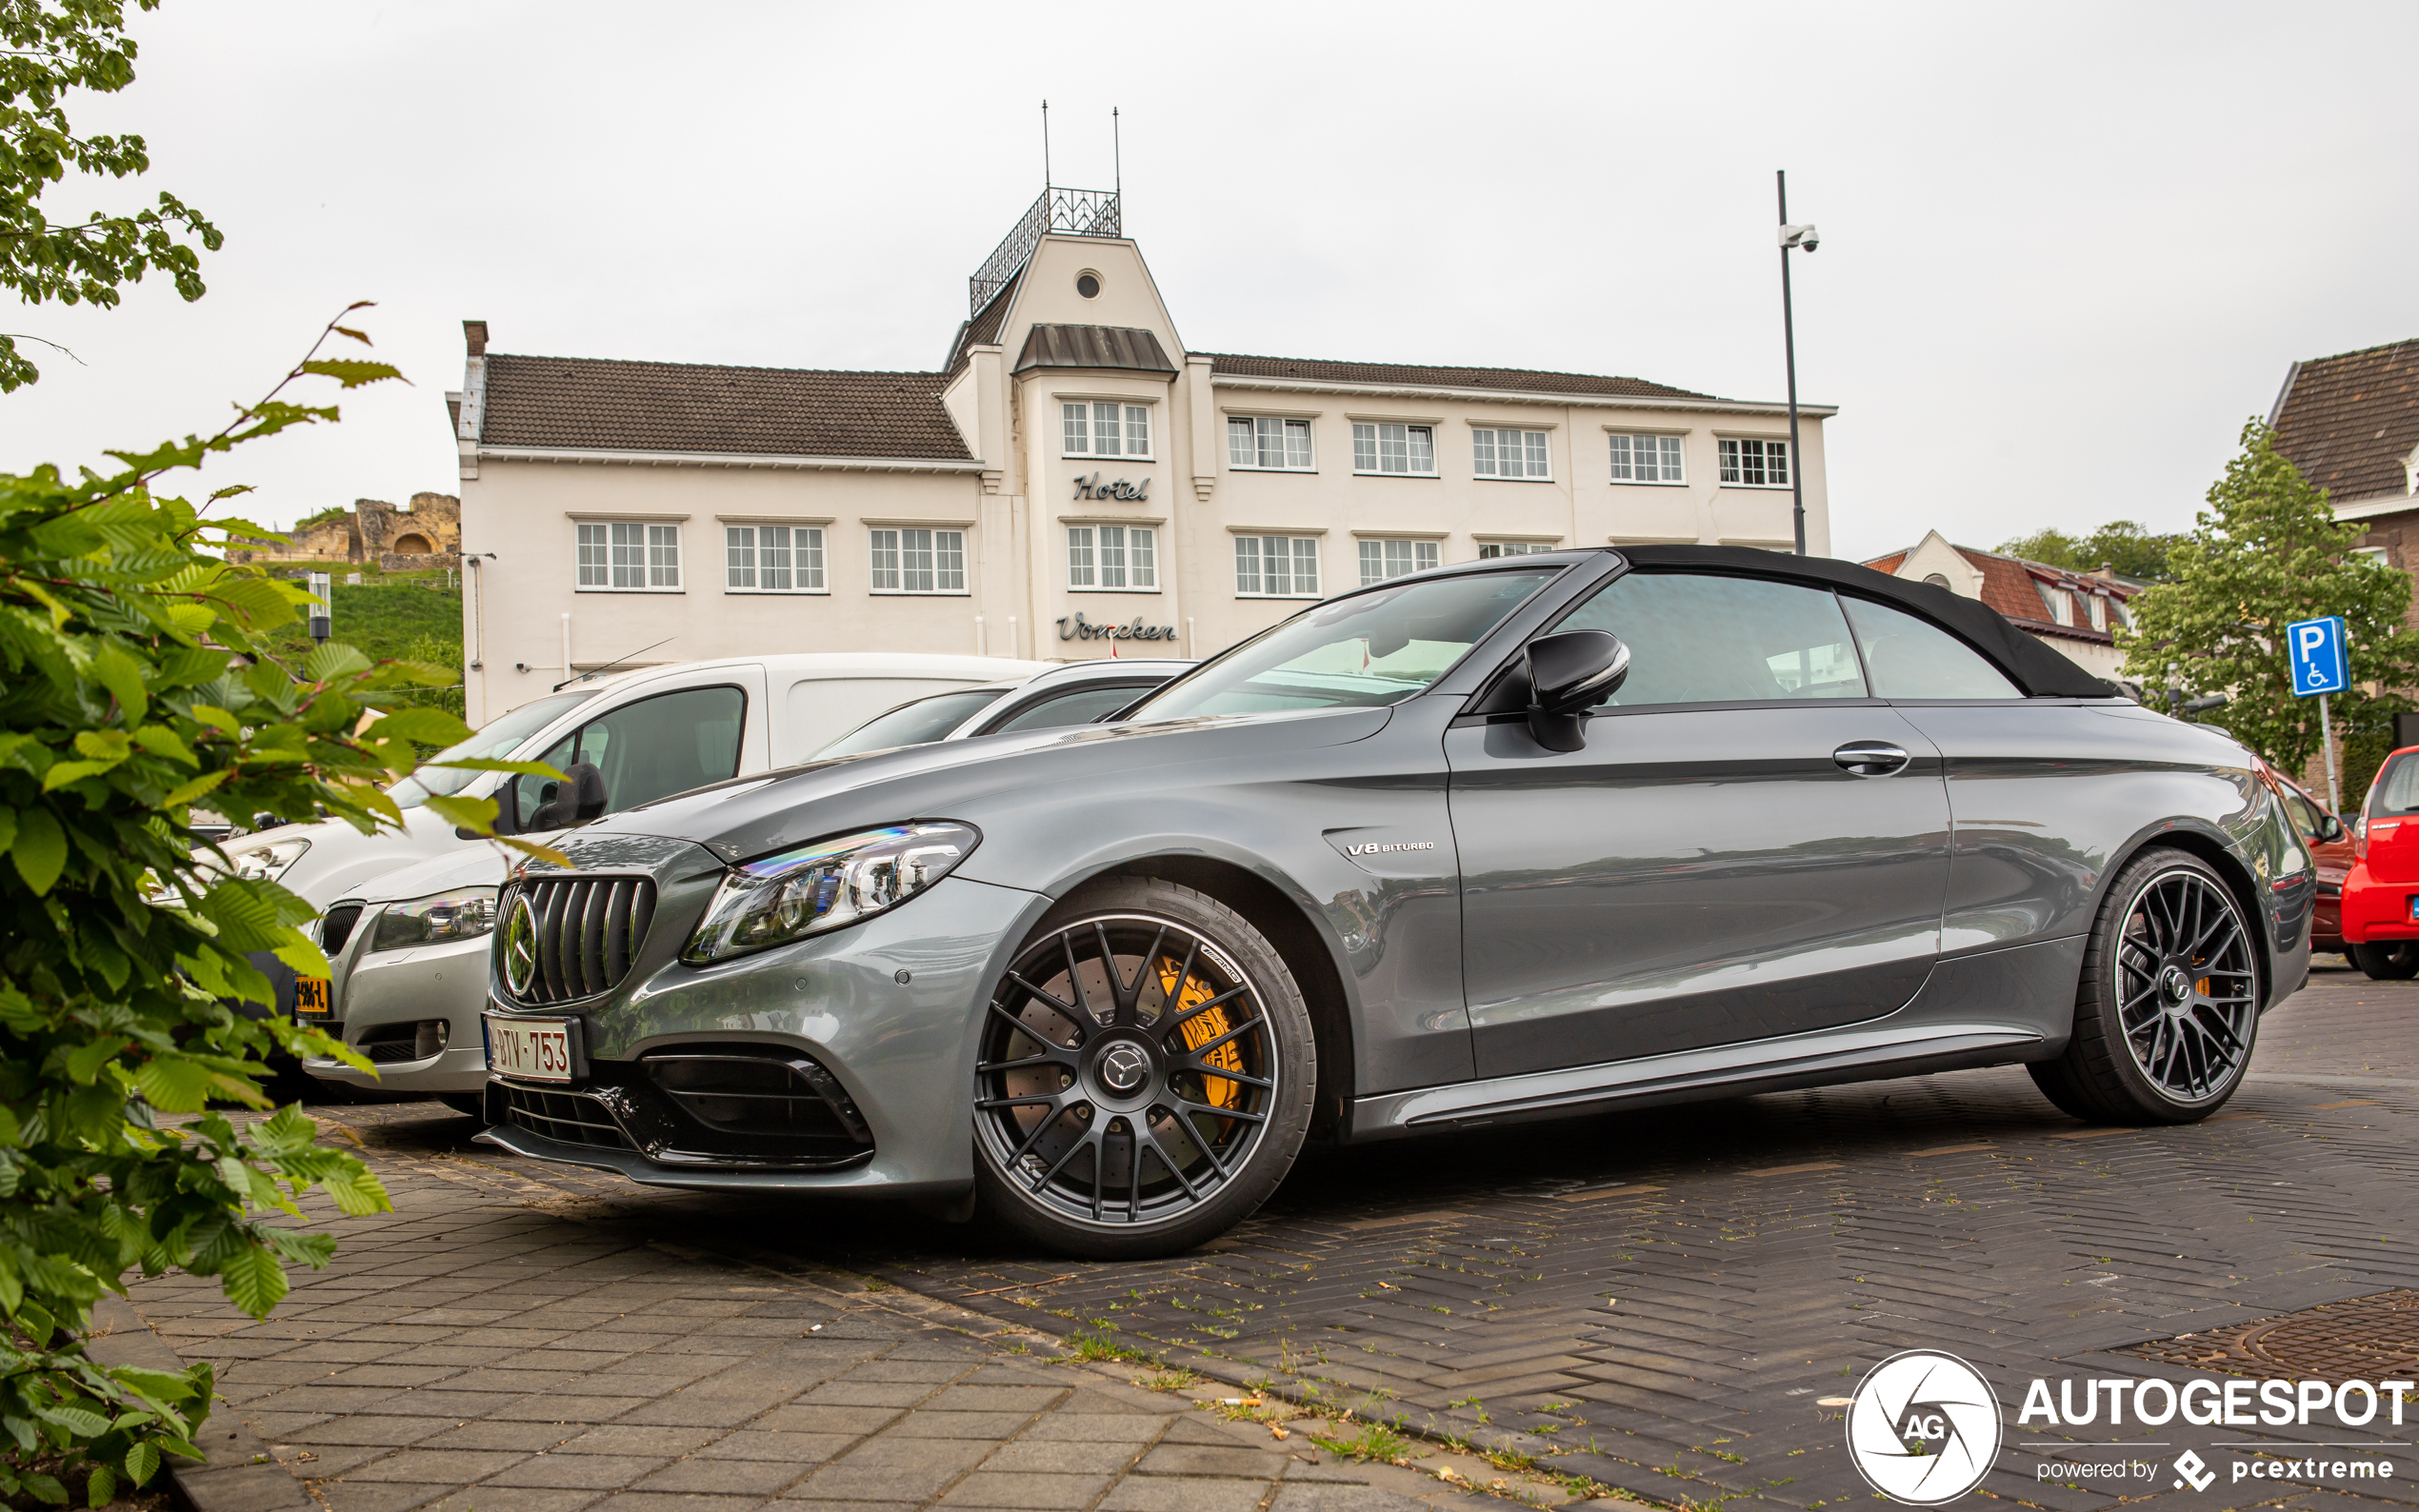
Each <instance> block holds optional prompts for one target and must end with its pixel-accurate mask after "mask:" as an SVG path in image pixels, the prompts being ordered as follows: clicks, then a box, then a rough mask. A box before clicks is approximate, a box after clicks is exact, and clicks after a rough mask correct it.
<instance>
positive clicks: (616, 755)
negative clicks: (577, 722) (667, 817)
mask: <svg viewBox="0 0 2419 1512" xmlns="http://www.w3.org/2000/svg"><path fill="white" fill-rule="evenodd" d="M747 710H748V699H747V696H746V695H745V694H743V693H741V692H740V691H739V689H737V688H735V687H693V688H689V689H687V690H685V691H683V692H678V693H665V694H662V695H660V696H658V697H655V698H646V699H641V700H639V701H638V702H637V703H635V704H625V705H623V706H621V707H620V708H617V709H615V710H613V711H612V712H611V713H610V714H607V715H605V716H604V717H603V718H601V719H596V720H592V721H590V723H589V724H587V725H584V726H581V727H580V748H579V754H578V756H577V758H576V759H577V760H580V761H584V762H593V763H595V764H596V766H598V767H599V768H600V769H601V770H602V771H603V772H604V773H605V799H606V802H605V811H606V812H607V813H609V814H618V813H620V812H621V811H622V810H623V809H625V808H635V807H637V806H639V805H641V804H651V803H653V802H654V801H655V800H656V799H658V798H669V797H670V796H671V795H672V794H674V793H685V792H687V791H689V789H690V788H691V787H703V786H706V785H707V784H708V783H719V782H727V781H729V780H730V778H732V777H735V776H737V775H738V774H739V726H740V720H741V718H742V717H743V716H744V715H745V714H746V713H747Z"/></svg>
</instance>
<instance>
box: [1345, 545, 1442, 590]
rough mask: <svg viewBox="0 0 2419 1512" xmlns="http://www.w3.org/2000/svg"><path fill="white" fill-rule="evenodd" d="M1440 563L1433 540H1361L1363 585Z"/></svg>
mask: <svg viewBox="0 0 2419 1512" xmlns="http://www.w3.org/2000/svg"><path fill="white" fill-rule="evenodd" d="M1435 565H1436V543H1435V542H1433V541H1364V542H1362V543H1361V587H1369V585H1370V584H1372V583H1383V582H1385V581H1386V580H1387V579H1388V578H1399V577H1401V576H1402V575H1403V574H1404V573H1406V572H1419V571H1424V570H1426V569H1427V568H1429V567H1434V566H1435Z"/></svg>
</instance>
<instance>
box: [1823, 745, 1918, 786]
mask: <svg viewBox="0 0 2419 1512" xmlns="http://www.w3.org/2000/svg"><path fill="white" fill-rule="evenodd" d="M1831 760H1833V761H1835V762H1837V763H1839V765H1840V766H1842V767H1844V768H1846V769H1847V770H1849V771H1851V772H1854V773H1855V774H1856V775H1857V776H1859V777H1888V776H1889V775H1891V774H1892V773H1895V772H1899V771H1903V770H1905V769H1906V766H1907V752H1906V750H1905V748H1904V747H1902V746H1892V745H1891V744H1890V743H1889V742H1888V741H1886V740H1852V741H1849V743H1848V744H1847V745H1845V746H1841V747H1840V748H1839V749H1837V750H1835V751H1833V752H1831Z"/></svg>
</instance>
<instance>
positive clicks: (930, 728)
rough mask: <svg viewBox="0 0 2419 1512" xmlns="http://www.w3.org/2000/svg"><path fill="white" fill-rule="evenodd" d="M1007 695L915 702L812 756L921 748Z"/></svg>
mask: <svg viewBox="0 0 2419 1512" xmlns="http://www.w3.org/2000/svg"><path fill="white" fill-rule="evenodd" d="M1007 691H1008V689H1006V688H1004V687H969V688H961V689H960V690H958V691H957V692H954V693H935V694H933V695H932V696H931V697H930V698H919V699H917V700H916V701H915V702H914V703H912V704H907V705H903V706H900V707H897V708H894V709H892V710H890V712H889V713H887V714H876V715H874V716H873V717H872V718H871V719H870V720H867V721H866V722H865V723H864V724H862V725H859V726H857V727H856V728H854V729H852V730H850V731H849V733H847V734H846V735H843V736H841V737H840V738H839V739H838V740H835V741H833V742H832V743H831V744H830V745H829V746H825V747H823V749H821V750H819V751H817V752H815V753H814V759H815V760H817V761H820V760H822V759H823V758H824V757H827V756H854V755H856V754H858V753H859V752H861V751H870V750H889V749H890V747H891V746H921V745H923V744H924V743H925V742H927V741H935V740H939V739H940V738H941V737H942V736H944V735H946V734H948V733H949V732H950V731H951V730H953V729H955V728H957V727H958V726H960V725H963V724H965V723H966V722H967V721H968V720H970V719H972V718H973V717H974V714H975V711H976V710H977V709H980V708H982V707H983V706H985V705H987V704H989V703H990V702H991V701H992V700H993V699H995V698H998V697H999V696H1000V695H1002V694H1003V693H1005V692H1007Z"/></svg>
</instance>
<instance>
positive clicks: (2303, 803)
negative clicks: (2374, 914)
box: [2252, 757, 2419, 975]
mask: <svg viewBox="0 0 2419 1512" xmlns="http://www.w3.org/2000/svg"><path fill="white" fill-rule="evenodd" d="M2252 765H2253V766H2255V767H2256V768H2257V770H2258V772H2259V780H2260V781H2261V782H2263V783H2266V784H2267V785H2268V787H2269V791H2270V792H2273V793H2274V794H2275V795H2276V801H2277V802H2278V803H2280V804H2282V805H2284V806H2285V812H2286V813H2287V814H2288V815H2289V816H2291V818H2292V821H2293V828H2294V829H2296V830H2298V831H2299V832H2300V834H2301V837H2302V843H2303V844H2304V845H2307V846H2309V854H2310V857H2311V859H2312V860H2313V861H2315V862H2316V863H2317V865H2318V902H2317V905H2316V906H2315V908H2314V909H2313V910H2312V913H2313V917H2312V919H2311V921H2310V925H2309V947H2310V949H2312V950H2341V949H2343V948H2344V935H2343V922H2342V912H2343V909H2342V900H2343V895H2344V878H2345V876H2346V875H2347V874H2349V872H2350V870H2351V867H2352V863H2353V861H2354V860H2355V859H2356V858H2355V857H2354V855H2353V853H2352V851H2353V847H2352V839H2351V834H2350V832H2349V830H2347V829H2346V828H2345V827H2344V822H2343V821H2342V820H2340V819H2338V818H2336V817H2335V816H2334V815H2333V814H2332V813H2330V812H2329V810H2328V807H2327V806H2326V805H2325V804H2323V803H2321V802H2319V801H2318V797H2317V795H2316V794H2314V793H2312V792H2311V791H2310V790H2309V788H2307V787H2304V786H2302V785H2301V784H2299V783H2297V782H2295V781H2293V780H2292V779H2291V778H2290V777H2288V776H2286V775H2285V774H2284V773H2283V772H2280V771H2278V770H2277V769H2276V768H2275V767H2273V766H2269V765H2268V763H2266V762H2264V761H2260V760H2259V759H2258V758H2257V757H2253V758H2252ZM2412 954H2413V955H2414V956H2419V949H2414V950H2413V951H2412ZM2352 964H2353V965H2359V964H2360V963H2359V962H2358V961H2354V962H2353V963H2352ZM2371 975H2374V973H2373V972H2372V973H2371Z"/></svg>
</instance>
